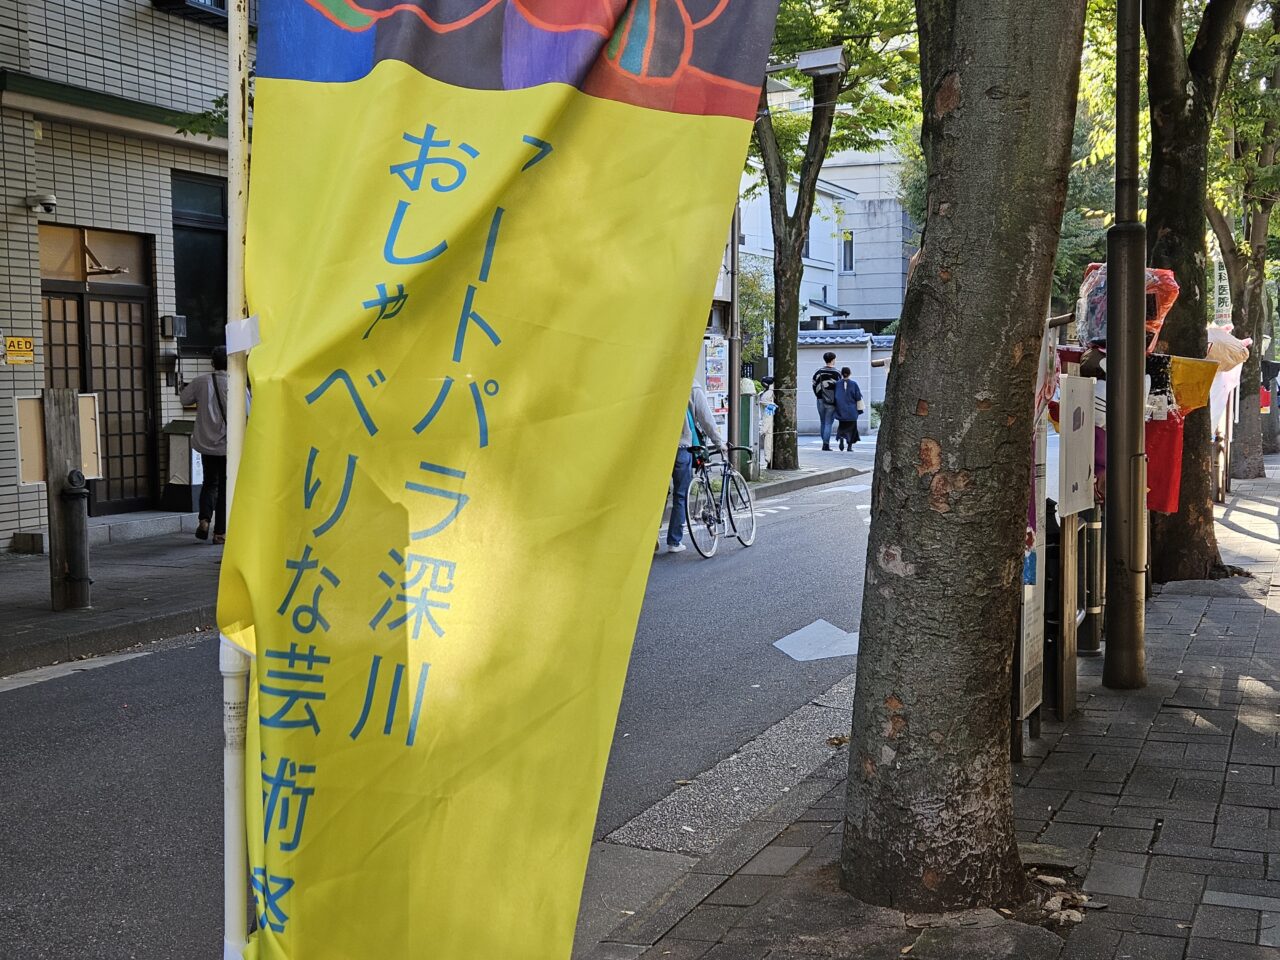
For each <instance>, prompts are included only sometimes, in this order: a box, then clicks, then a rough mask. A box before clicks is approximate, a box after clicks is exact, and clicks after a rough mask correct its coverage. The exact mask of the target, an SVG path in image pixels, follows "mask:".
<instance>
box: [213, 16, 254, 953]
mask: <svg viewBox="0 0 1280 960" xmlns="http://www.w3.org/2000/svg"><path fill="white" fill-rule="evenodd" d="M248 198H249V0H232V2H231V3H229V4H228V5H227V220H228V224H227V322H228V323H237V322H239V321H240V320H242V319H243V318H244V316H245V299H244V242H245V212H246V211H245V205H246V203H247V202H248ZM247 367H248V364H247V355H246V354H245V353H243V352H239V351H237V352H235V353H232V352H230V351H228V354H227V416H226V420H227V513H228V516H230V513H231V510H232V505H233V503H234V502H235V491H236V477H237V474H238V473H239V471H240V454H241V451H242V450H243V449H244V426H245V394H246V393H247V391H248V373H247ZM218 670H219V672H220V673H221V674H222V896H223V905H222V924H223V932H222V938H223V950H222V952H223V956H227V957H238V956H240V954H241V952H242V951H243V950H244V947H245V945H246V943H247V937H248V935H249V917H248V899H249V898H248V890H247V887H248V883H249V848H248V833H247V831H246V828H245V774H244V770H245V766H244V746H245V723H246V718H247V715H248V700H249V689H248V680H249V658H248V657H247V656H246V655H245V654H244V653H243V652H242V651H240V650H239V649H238V648H237V647H235V646H233V645H232V644H230V643H228V642H227V641H226V640H223V641H222V642H221V643H220V644H219V645H218Z"/></svg>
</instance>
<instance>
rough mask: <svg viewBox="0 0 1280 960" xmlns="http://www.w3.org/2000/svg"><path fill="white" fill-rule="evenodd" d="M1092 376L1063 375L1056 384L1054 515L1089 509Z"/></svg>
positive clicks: (1092, 435) (1092, 474)
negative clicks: (1058, 439) (1057, 437)
mask: <svg viewBox="0 0 1280 960" xmlns="http://www.w3.org/2000/svg"><path fill="white" fill-rule="evenodd" d="M1096 382H1097V381H1095V380H1094V379H1093V378H1092V377H1073V376H1067V375H1063V377H1062V378H1061V381H1060V383H1059V389H1060V391H1061V392H1060V400H1059V406H1058V410H1059V414H1058V416H1059V419H1058V427H1059V433H1060V434H1061V437H1062V443H1061V445H1060V446H1059V449H1058V500H1059V502H1058V516H1060V517H1069V516H1071V515H1072V514H1076V513H1083V512H1084V511H1086V510H1091V509H1093V500H1094V497H1093V478H1094V472H1095V463H1094V461H1095V452H1094V426H1093V424H1094V386H1095V384H1096Z"/></svg>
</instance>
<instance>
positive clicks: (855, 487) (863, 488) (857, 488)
mask: <svg viewBox="0 0 1280 960" xmlns="http://www.w3.org/2000/svg"><path fill="white" fill-rule="evenodd" d="M870 489H871V484H869V483H854V484H849V485H847V486H843V487H827V489H826V490H825V491H824V492H825V493H866V492H867V491H868V490H870Z"/></svg>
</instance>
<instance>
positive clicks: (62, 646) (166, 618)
mask: <svg viewBox="0 0 1280 960" xmlns="http://www.w3.org/2000/svg"><path fill="white" fill-rule="evenodd" d="M216 611H217V605H216V604H212V603H207V604H201V605H200V606H197V607H191V608H189V609H187V610H175V611H172V612H170V613H162V614H158V615H156V616H154V617H147V618H146V619H143V620H126V621H121V622H117V623H111V624H104V625H95V626H93V627H91V628H89V629H86V630H81V631H78V632H74V633H66V634H64V635H63V636H61V637H58V638H56V639H54V638H50V639H44V640H38V641H34V642H32V643H30V644H28V645H25V646H18V647H16V648H14V649H8V650H0V677H7V676H11V675H13V674H15V673H22V672H24V671H26V670H34V669H36V668H37V667H48V666H51V665H52V664H55V663H64V662H66V661H69V660H83V659H84V658H86V657H96V656H101V655H103V654H106V653H119V652H120V651H121V650H127V649H128V648H129V647H134V646H137V645H138V644H140V643H150V642H151V641H153V640H163V639H165V638H167V637H173V636H177V635H179V634H183V633H191V632H193V631H194V630H196V629H197V628H204V627H211V626H212V625H213V622H214V616H215V614H216ZM87 612H91V611H87ZM72 629H73V628H72Z"/></svg>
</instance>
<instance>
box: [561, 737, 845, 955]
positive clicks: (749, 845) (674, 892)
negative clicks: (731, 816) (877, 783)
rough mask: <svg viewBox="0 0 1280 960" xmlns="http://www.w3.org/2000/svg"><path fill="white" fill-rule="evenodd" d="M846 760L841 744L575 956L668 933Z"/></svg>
mask: <svg viewBox="0 0 1280 960" xmlns="http://www.w3.org/2000/svg"><path fill="white" fill-rule="evenodd" d="M848 762H849V752H848V749H847V748H843V747H842V748H841V749H839V750H838V751H837V752H836V753H834V754H833V755H832V756H831V757H830V758H828V759H827V760H826V761H825V762H824V763H822V764H821V765H820V766H819V767H818V768H817V769H815V770H814V771H812V772H811V773H810V774H809V775H808V776H807V777H805V778H804V779H802V780H801V781H800V782H799V783H798V784H797V785H796V786H795V787H794V788H791V789H790V790H789V791H788V792H787V793H786V794H784V795H783V796H782V798H780V799H779V800H778V801H777V802H775V803H774V804H772V805H771V806H769V807H768V808H766V809H765V810H763V811H762V812H761V813H759V814H757V815H756V816H755V817H752V818H751V819H750V820H748V821H747V822H746V823H744V824H743V825H742V826H741V827H739V828H738V829H737V830H736V831H734V832H733V833H732V834H731V835H730V836H729V837H727V838H726V839H725V840H724V841H723V842H722V843H720V844H718V845H717V846H716V848H715V849H714V850H712V851H711V852H710V853H708V854H706V855H705V856H703V857H699V858H698V859H697V861H696V862H695V863H694V864H693V865H692V866H691V867H690V868H689V870H688V872H687V873H685V874H683V875H682V876H681V877H680V878H679V879H677V880H676V881H675V882H674V883H673V884H671V885H670V886H669V887H668V888H667V889H666V890H665V891H664V892H662V893H660V894H658V895H657V896H656V897H653V898H652V899H651V900H649V902H648V903H646V904H645V905H644V906H642V907H641V908H640V909H638V910H636V911H635V913H634V914H633V915H632V916H630V917H627V918H624V919H622V920H621V921H620V922H619V923H618V924H617V925H616V926H615V927H614V928H613V929H612V930H611V931H610V932H609V933H607V934H605V935H604V937H602V938H601V939H600V940H598V941H597V942H595V943H593V944H587V943H583V944H578V945H577V949H575V951H574V955H573V956H574V960H618V958H620V957H623V956H626V957H634V956H636V955H637V954H636V953H633V952H631V951H633V950H635V949H637V948H639V949H642V950H643V949H648V948H650V947H652V946H653V944H655V943H657V942H658V940H660V939H662V937H663V936H664V935H665V934H666V933H668V932H669V931H670V930H671V929H672V928H673V927H675V925H676V924H677V923H679V922H680V921H681V920H682V919H684V918H685V917H686V916H687V915H688V914H689V913H690V911H692V910H693V909H694V907H696V906H697V905H698V904H699V903H701V902H702V901H703V900H704V899H705V898H706V897H707V896H709V895H710V894H711V892H712V891H714V890H715V889H717V888H718V887H720V886H721V885H722V884H724V883H725V882H726V881H728V880H729V879H730V878H731V877H733V876H734V875H735V874H737V872H738V871H739V870H740V869H741V868H742V867H743V866H744V865H745V864H746V863H747V862H748V861H749V860H751V859H752V858H753V857H754V856H756V854H758V853H760V851H762V850H763V849H764V848H765V847H767V846H769V844H770V843H772V842H773V841H774V840H775V839H776V838H777V837H778V836H779V835H780V834H781V833H782V832H783V831H785V830H786V829H787V828H788V827H790V826H792V825H793V824H795V823H796V822H798V821H799V820H800V819H801V818H803V817H804V816H805V814H806V811H808V809H809V807H810V806H811V805H812V804H814V803H815V802H817V801H818V800H819V799H820V798H821V797H822V796H823V795H824V794H826V793H828V792H829V791H830V790H832V789H833V788H834V787H837V786H839V785H840V783H841V782H842V781H843V778H844V776H845V772H846V768H847V765H848Z"/></svg>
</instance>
